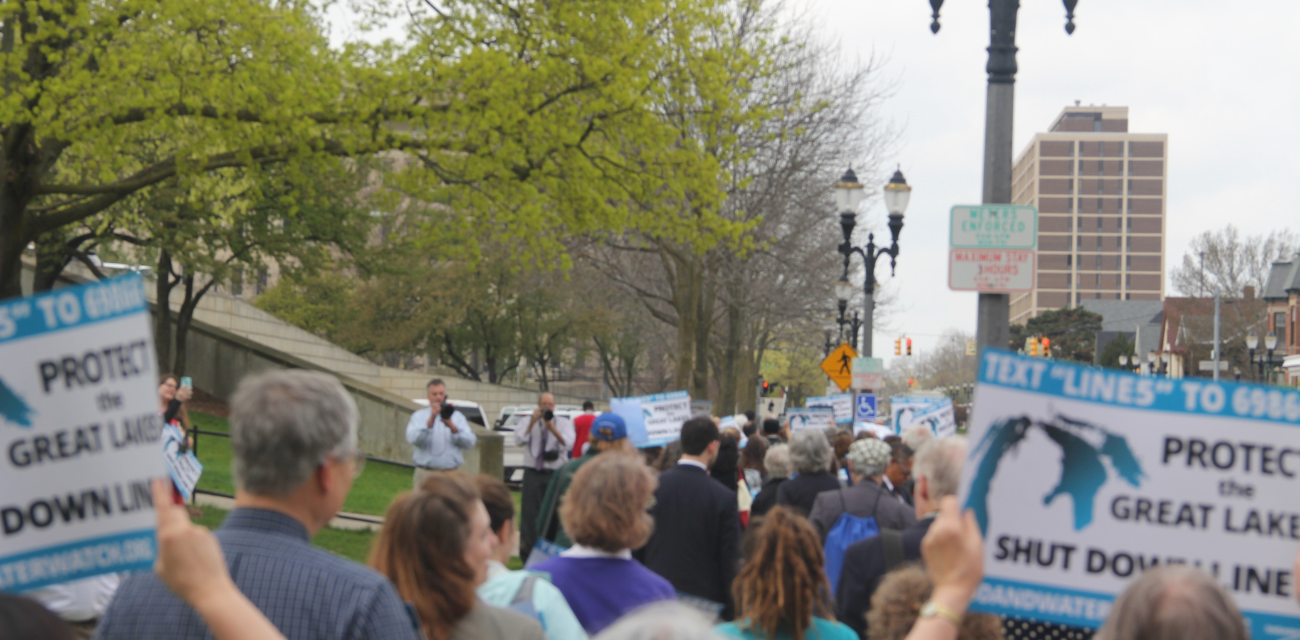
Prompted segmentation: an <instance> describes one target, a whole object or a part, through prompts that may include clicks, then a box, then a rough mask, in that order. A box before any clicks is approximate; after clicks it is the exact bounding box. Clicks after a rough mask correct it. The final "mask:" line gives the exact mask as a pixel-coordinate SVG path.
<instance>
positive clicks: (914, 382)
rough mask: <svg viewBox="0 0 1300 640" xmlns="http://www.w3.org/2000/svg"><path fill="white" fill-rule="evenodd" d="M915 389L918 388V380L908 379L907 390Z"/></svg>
mask: <svg viewBox="0 0 1300 640" xmlns="http://www.w3.org/2000/svg"><path fill="white" fill-rule="evenodd" d="M914 387H916V378H908V379H907V388H908V389H912V388H914Z"/></svg>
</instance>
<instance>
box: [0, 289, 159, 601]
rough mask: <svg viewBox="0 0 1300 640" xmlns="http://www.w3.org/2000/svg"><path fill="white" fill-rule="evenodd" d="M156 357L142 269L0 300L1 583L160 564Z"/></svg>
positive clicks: (21, 586)
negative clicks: (154, 483)
mask: <svg viewBox="0 0 1300 640" xmlns="http://www.w3.org/2000/svg"><path fill="white" fill-rule="evenodd" d="M155 362H156V356H155V355H154V349H153V333H152V330H151V327H150V322H149V307H148V305H147V303H146V302H145V297H144V282H143V280H142V279H141V278H140V277H139V276H137V275H131V276H127V277H124V278H118V279H114V280H108V281H105V282H99V283H94V284H88V285H84V286H80V287H69V288H66V289H58V290H56V291H52V292H49V293H45V294H42V295H39V296H34V297H29V298H16V299H12V300H6V301H3V302H0V447H3V451H4V452H5V456H4V458H3V459H2V460H0V524H3V536H0V590H2V591H25V590H28V589H35V588H37V587H41V586H45V585H50V584H56V583H59V582H66V581H69V580H76V579H79V578H86V577H90V576H93V575H98V574H101V573H109V572H115V571H139V570H148V569H149V568H150V567H152V566H153V561H154V552H155V545H154V524H155V519H154V512H153V506H152V505H153V496H152V493H151V491H150V487H149V482H150V480H151V479H152V478H156V477H161V476H164V475H165V474H166V471H165V470H164V467H163V451H162V444H161V442H160V436H161V433H162V428H163V424H162V416H161V415H159V413H158V371H157V367H156V366H155Z"/></svg>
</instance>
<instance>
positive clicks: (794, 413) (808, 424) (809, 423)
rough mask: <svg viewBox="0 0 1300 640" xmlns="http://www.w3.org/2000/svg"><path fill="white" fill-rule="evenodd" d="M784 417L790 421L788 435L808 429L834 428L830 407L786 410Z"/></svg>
mask: <svg viewBox="0 0 1300 640" xmlns="http://www.w3.org/2000/svg"><path fill="white" fill-rule="evenodd" d="M785 417H786V419H788V420H789V421H790V433H794V432H796V431H804V430H809V429H812V430H820V429H825V428H827V427H833V426H835V412H834V411H832V410H831V408H830V407H809V408H807V409H786V410H785Z"/></svg>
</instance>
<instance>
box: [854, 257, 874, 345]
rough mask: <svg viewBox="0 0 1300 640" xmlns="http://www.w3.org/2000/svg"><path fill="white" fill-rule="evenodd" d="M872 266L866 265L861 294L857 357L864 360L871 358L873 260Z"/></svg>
mask: <svg viewBox="0 0 1300 640" xmlns="http://www.w3.org/2000/svg"><path fill="white" fill-rule="evenodd" d="M870 262H871V263H872V264H868V265H867V283H866V284H865V285H864V286H863V289H864V291H863V293H862V298H863V300H862V318H863V320H862V348H861V349H859V350H858V355H859V356H862V357H864V358H870V357H871V329H872V325H873V324H875V319H876V292H875V291H873V289H875V288H876V282H875V280H876V279H875V278H873V277H872V274H871V271H872V269H874V268H875V266H876V265H875V264H874V263H875V260H871V261H870Z"/></svg>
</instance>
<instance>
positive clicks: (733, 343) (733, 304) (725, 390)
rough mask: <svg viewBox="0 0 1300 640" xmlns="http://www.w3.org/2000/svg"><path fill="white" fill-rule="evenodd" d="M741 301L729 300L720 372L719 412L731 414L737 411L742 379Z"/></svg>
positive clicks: (720, 413)
mask: <svg viewBox="0 0 1300 640" xmlns="http://www.w3.org/2000/svg"><path fill="white" fill-rule="evenodd" d="M741 322H742V320H741V317H740V301H739V300H737V299H735V298H731V299H729V300H728V301H727V325H726V328H725V330H726V332H727V333H726V341H725V343H724V346H723V348H722V370H721V371H720V372H719V374H718V378H719V379H718V395H719V396H720V397H719V398H718V413H719V415H730V414H733V413H736V409H737V407H736V397H737V391H738V390H739V389H738V386H737V385H739V383H740V379H739V375H738V374H739V371H738V370H737V365H738V363H737V360H738V359H739V358H740V338H741V335H740V333H741V329H742V325H741Z"/></svg>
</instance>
